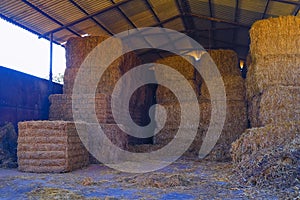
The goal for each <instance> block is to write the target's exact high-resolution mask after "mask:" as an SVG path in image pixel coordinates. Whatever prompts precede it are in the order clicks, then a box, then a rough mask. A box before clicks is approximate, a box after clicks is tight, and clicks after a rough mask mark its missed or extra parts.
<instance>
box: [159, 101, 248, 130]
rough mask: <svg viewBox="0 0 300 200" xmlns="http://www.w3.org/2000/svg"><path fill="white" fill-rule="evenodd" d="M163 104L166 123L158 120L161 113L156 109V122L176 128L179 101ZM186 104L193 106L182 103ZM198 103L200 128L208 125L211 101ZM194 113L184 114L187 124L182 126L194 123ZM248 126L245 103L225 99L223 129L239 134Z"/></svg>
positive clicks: (166, 126)
mask: <svg viewBox="0 0 300 200" xmlns="http://www.w3.org/2000/svg"><path fill="white" fill-rule="evenodd" d="M160 105H161V106H164V108H165V109H166V111H167V120H166V123H165V124H164V126H163V124H162V121H161V120H160V115H161V113H160V112H158V111H159V110H157V111H156V118H155V119H156V123H157V124H158V125H159V126H163V127H165V128H168V129H170V128H171V129H172V128H177V127H178V126H179V125H180V118H181V108H180V104H179V103H168V104H160ZM184 105H186V106H193V105H190V104H189V103H184ZM198 105H199V109H200V116H199V117H200V124H199V126H200V127H201V128H204V129H205V128H207V127H208V126H209V122H210V118H211V102H210V101H207V100H201V101H200V103H199V104H198ZM193 116H194V115H192V114H191V115H189V116H186V117H187V120H188V121H189V122H190V123H189V124H184V125H183V126H184V127H190V126H191V125H192V124H194V123H195V119H194V117H193ZM247 127H248V120H247V110H246V103H245V102H244V101H227V110H226V119H225V124H224V129H225V130H226V131H231V132H235V133H237V134H238V133H239V134H241V133H242V132H243V131H244V130H245V129H246V128H247Z"/></svg>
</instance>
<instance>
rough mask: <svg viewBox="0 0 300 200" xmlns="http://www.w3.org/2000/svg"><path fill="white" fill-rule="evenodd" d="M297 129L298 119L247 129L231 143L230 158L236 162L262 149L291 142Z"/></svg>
mask: <svg viewBox="0 0 300 200" xmlns="http://www.w3.org/2000/svg"><path fill="white" fill-rule="evenodd" d="M299 130H300V122H299V121H290V122H282V123H276V124H268V125H266V126H264V127H259V128H251V129H247V130H246V131H245V132H244V133H243V134H242V136H241V137H240V138H239V139H238V140H236V141H235V142H234V143H233V144H232V149H231V152H232V155H231V156H232V160H233V161H234V162H235V163H238V162H241V161H243V160H244V159H247V158H248V157H249V156H250V155H251V154H254V153H256V152H259V151H261V150H262V149H267V148H273V149H276V148H278V147H279V146H283V145H284V144H286V143H289V142H291V141H292V140H293V139H294V138H295V137H296V135H297V134H299Z"/></svg>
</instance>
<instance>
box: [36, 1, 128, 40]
mask: <svg viewBox="0 0 300 200" xmlns="http://www.w3.org/2000/svg"><path fill="white" fill-rule="evenodd" d="M130 1H132V0H124V1H120V2H118V3H116V4H114V5H111V6H108V7H107V8H104V9H102V10H100V11H97V12H95V13H92V14H89V15H87V16H85V17H83V18H80V19H78V20H75V21H73V22H71V23H68V24H65V25H64V26H61V27H59V28H57V29H54V30H52V31H49V32H46V33H44V34H42V35H40V37H46V36H47V35H49V34H50V33H56V32H58V31H61V30H63V29H67V28H68V27H70V26H74V25H75V24H78V23H80V22H83V21H85V20H87V19H90V18H92V17H95V16H97V15H100V14H102V13H104V12H107V11H109V10H111V9H114V8H116V7H118V6H120V5H123V4H126V3H128V2H130Z"/></svg>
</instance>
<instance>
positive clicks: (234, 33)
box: [231, 0, 240, 43]
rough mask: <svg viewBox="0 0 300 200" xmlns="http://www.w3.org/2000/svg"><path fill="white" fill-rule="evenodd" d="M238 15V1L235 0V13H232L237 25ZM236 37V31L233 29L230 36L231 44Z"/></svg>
mask: <svg viewBox="0 0 300 200" xmlns="http://www.w3.org/2000/svg"><path fill="white" fill-rule="evenodd" d="M239 15H240V13H239V0H235V11H234V22H235V23H237V22H238V17H239ZM236 36H237V30H236V29H235V30H234V31H233V35H232V40H231V42H232V43H235V41H236Z"/></svg>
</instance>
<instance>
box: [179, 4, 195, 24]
mask: <svg viewBox="0 0 300 200" xmlns="http://www.w3.org/2000/svg"><path fill="white" fill-rule="evenodd" d="M176 5H177V7H178V9H179V11H180V13H181V14H184V13H187V14H191V7H190V4H189V2H188V1H186V0H176ZM182 20H183V23H184V27H185V29H194V28H195V24H194V21H193V19H192V17H191V16H189V15H182Z"/></svg>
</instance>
